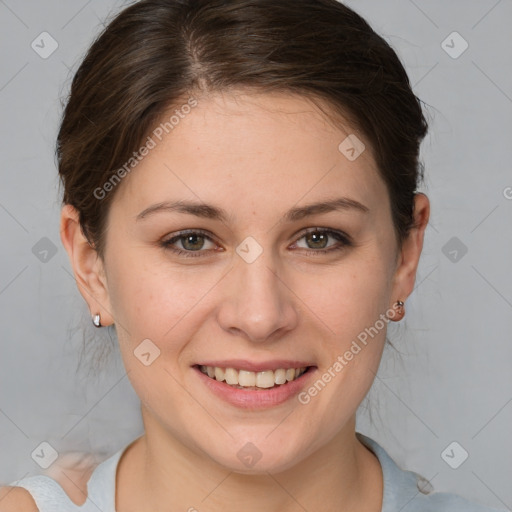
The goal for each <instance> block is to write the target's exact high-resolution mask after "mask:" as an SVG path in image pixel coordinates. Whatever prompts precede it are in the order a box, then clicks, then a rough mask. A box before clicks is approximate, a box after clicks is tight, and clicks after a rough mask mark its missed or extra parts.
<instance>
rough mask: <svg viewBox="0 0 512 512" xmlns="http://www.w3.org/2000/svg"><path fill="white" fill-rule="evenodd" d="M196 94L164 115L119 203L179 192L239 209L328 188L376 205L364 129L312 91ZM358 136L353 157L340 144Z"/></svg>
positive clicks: (310, 196)
mask: <svg viewBox="0 0 512 512" xmlns="http://www.w3.org/2000/svg"><path fill="white" fill-rule="evenodd" d="M195 100H196V101H197V103H196V106H194V107H193V108H183V109H180V106H179V104H177V106H174V107H173V109H170V110H169V111H167V112H166V113H165V114H163V115H162V117H161V121H160V122H159V123H157V124H156V125H155V126H154V128H152V131H151V132H150V133H149V135H148V136H149V139H147V140H146V141H145V142H147V144H146V145H147V146H148V147H149V146H151V149H150V150H149V151H147V152H146V156H144V157H143V158H141V159H140V161H139V162H138V163H137V165H136V167H135V168H134V169H133V170H132V171H131V172H130V173H129V174H127V176H126V178H124V179H123V182H122V183H121V185H122V186H120V190H117V191H116V192H117V193H116V197H115V201H114V202H115V203H121V204H122V205H123V208H127V209H129V210H130V211H134V210H137V212H138V211H140V209H143V208H145V207H147V206H148V205H149V203H155V202H158V201H167V200H171V199H174V200H176V199H180V198H183V197H184V196H186V197H187V198H191V199H192V198H193V199H195V200H204V201H206V202H208V203H217V204H218V203H220V202H222V203H224V205H225V208H226V209H229V208H230V207H229V204H231V205H232V207H233V208H237V209H238V210H239V211H240V208H243V207H244V206H249V205H251V207H253V208H256V207H258V205H259V206H261V205H267V204H268V203H269V202H272V203H273V204H275V203H278V204H280V203H281V204H287V203H290V204H289V206H292V205H293V204H296V203H298V202H299V203H302V202H304V203H306V202H311V201H313V200H316V199H318V198H323V197H325V196H326V194H328V195H330V196H333V195H340V194H342V195H346V196H352V197H354V199H357V200H359V201H361V202H363V203H364V204H369V203H374V202H375V201H376V200H379V201H380V202H381V203H382V197H383V192H385V186H384V183H383V182H382V180H381V177H380V175H379V173H378V172H377V168H376V165H375V161H374V158H373V155H372V150H371V148H370V147H369V145H368V143H367V142H366V141H364V136H363V135H361V134H360V133H358V132H356V131H355V130H354V129H353V128H352V127H351V126H350V125H349V124H348V122H342V123H340V124H338V123H336V124H334V123H333V121H332V119H330V118H328V117H327V116H326V115H325V114H324V113H323V112H322V111H320V110H319V109H318V107H317V106H316V105H315V104H314V103H312V102H311V100H309V99H308V98H305V97H302V96H298V95H291V94H284V93H272V94H270V93H265V94H261V93H259V94H254V93H253V94H246V93H240V92H238V93H229V94H228V93H216V94H211V95H208V96H196V97H195ZM183 104H184V105H185V104H187V103H186V100H185V101H184V103H183ZM354 137H355V138H354ZM355 141H360V142H361V143H364V145H365V146H364V150H363V151H362V153H361V154H360V156H358V157H357V158H355V159H353V158H352V157H353V154H354V152H352V153H350V152H349V153H347V152H346V149H347V146H350V145H351V144H352V143H353V142H355ZM357 144H358V143H357V142H356V147H355V149H356V151H361V149H362V148H363V147H362V146H357ZM340 145H341V146H340ZM352 145H353V144H352ZM347 156H348V157H351V158H347ZM301 198H303V199H301ZM379 198H380V199H379ZM207 199H208V201H207ZM233 213H236V212H233Z"/></svg>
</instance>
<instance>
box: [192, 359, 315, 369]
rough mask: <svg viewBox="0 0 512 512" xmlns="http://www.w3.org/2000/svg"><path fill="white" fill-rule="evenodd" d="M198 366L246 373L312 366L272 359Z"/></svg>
mask: <svg viewBox="0 0 512 512" xmlns="http://www.w3.org/2000/svg"><path fill="white" fill-rule="evenodd" d="M197 365H198V366H217V367H218V368H235V369H237V370H245V371H248V372H262V371H265V370H278V369H280V368H283V369H285V370H287V369H288V368H305V367H308V366H314V365H312V364H311V363H309V362H306V361H290V360H284V359H273V360H272V361H262V362H254V361H247V360H245V359H227V360H223V361H202V362H200V363H197Z"/></svg>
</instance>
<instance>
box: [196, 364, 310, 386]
mask: <svg viewBox="0 0 512 512" xmlns="http://www.w3.org/2000/svg"><path fill="white" fill-rule="evenodd" d="M198 368H199V370H200V371H201V372H202V373H203V374H204V375H207V376H208V377H210V379H213V380H216V381H218V382H225V383H226V384H228V385H229V386H231V387H233V388H236V389H247V390H256V389H270V388H274V387H279V386H282V385H283V384H286V383H287V382H292V381H294V380H297V379H298V378H299V377H300V376H302V375H303V374H304V373H306V371H307V370H308V368H309V367H301V368H287V369H285V368H278V369H276V370H263V371H259V372H251V371H247V370H239V369H236V368H220V367H218V366H204V365H201V366H198Z"/></svg>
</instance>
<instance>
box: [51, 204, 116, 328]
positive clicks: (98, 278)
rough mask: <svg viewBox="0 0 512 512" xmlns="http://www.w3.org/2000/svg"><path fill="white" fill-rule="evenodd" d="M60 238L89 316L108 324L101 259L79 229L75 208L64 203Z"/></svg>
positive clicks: (106, 297) (108, 316) (108, 306)
mask: <svg viewBox="0 0 512 512" xmlns="http://www.w3.org/2000/svg"><path fill="white" fill-rule="evenodd" d="M60 238H61V241H62V245H63V246H64V248H65V249H66V251H67V253H68V256H69V260H70V263H71V267H72V268H73V274H74V277H75V281H76V284H77V287H78V290H79V292H80V294H81V295H82V297H83V298H84V300H85V301H86V302H87V305H88V307H89V311H90V312H91V317H94V316H95V315H96V314H100V315H101V324H102V325H103V326H105V325H110V324H112V323H113V321H114V319H113V316H112V314H111V308H110V300H109V294H108V287H107V281H106V278H105V272H104V267H103V261H102V260H101V258H100V257H99V256H98V253H97V252H96V250H95V249H94V248H93V247H92V246H91V245H90V243H89V241H88V240H87V238H86V237H85V236H84V234H83V233H82V230H81V228H80V222H79V216H78V212H77V210H76V209H75V208H74V207H73V206H71V205H69V204H67V205H65V206H64V207H63V208H62V211H61V219H60Z"/></svg>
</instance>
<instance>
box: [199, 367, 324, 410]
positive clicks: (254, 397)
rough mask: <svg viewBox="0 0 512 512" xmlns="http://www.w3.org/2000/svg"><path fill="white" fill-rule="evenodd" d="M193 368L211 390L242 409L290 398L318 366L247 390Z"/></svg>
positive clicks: (270, 405) (260, 406) (265, 406)
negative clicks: (268, 385) (280, 381)
mask: <svg viewBox="0 0 512 512" xmlns="http://www.w3.org/2000/svg"><path fill="white" fill-rule="evenodd" d="M193 369H194V370H195V371H196V373H197V374H198V376H199V378H200V379H201V380H202V381H203V382H204V384H205V385H206V386H207V387H208V389H209V390H210V391H212V392H213V393H214V394H215V395H217V396H218V397H219V398H222V399H223V400H224V401H226V402H228V403H229V404H231V405H234V406H236V407H240V408H242V409H267V408H269V407H274V406H276V405H279V404H282V403H284V402H286V401H287V400H290V399H291V398H292V397H294V396H296V395H298V394H299V393H300V391H301V390H302V389H303V388H305V387H306V384H307V383H308V381H309V379H310V378H311V376H312V375H313V373H315V370H316V368H314V367H311V368H309V369H308V371H307V372H306V373H303V374H302V375H301V376H300V377H299V378H298V379H295V380H292V381H290V382H287V383H286V384H282V385H280V386H276V387H274V388H269V389H261V390H255V389H247V390H246V389H238V388H234V387H232V386H230V385H229V384H226V383H225V382H220V381H218V380H215V379H212V378H210V377H208V375H205V374H204V373H203V372H202V371H201V370H200V369H199V368H197V367H193Z"/></svg>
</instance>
